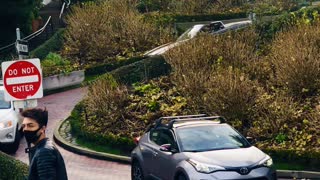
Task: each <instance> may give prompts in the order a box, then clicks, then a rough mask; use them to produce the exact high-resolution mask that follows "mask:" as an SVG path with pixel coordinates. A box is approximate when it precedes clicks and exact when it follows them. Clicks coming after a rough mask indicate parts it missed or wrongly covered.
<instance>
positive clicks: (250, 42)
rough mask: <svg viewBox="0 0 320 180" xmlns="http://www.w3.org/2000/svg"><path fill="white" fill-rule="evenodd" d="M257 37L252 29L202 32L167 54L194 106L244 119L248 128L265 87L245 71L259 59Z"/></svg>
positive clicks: (179, 85) (177, 80)
mask: <svg viewBox="0 0 320 180" xmlns="http://www.w3.org/2000/svg"><path fill="white" fill-rule="evenodd" d="M255 39H256V36H255V33H254V32H253V31H252V30H251V29H247V30H246V31H241V32H234V33H228V34H224V35H219V36H213V35H208V34H202V35H200V36H199V37H197V38H195V39H192V40H190V41H189V42H186V43H184V44H181V45H179V46H178V47H176V48H174V49H172V50H170V51H169V52H168V53H167V54H166V55H165V58H166V59H167V60H168V62H169V63H170V64H171V65H172V67H173V73H172V75H171V78H172V80H173V82H175V83H176V84H177V86H178V87H179V88H181V90H182V92H183V94H184V95H186V96H187V97H188V100H189V101H188V102H189V103H193V105H192V106H193V107H194V108H195V109H197V108H198V110H199V109H200V110H201V111H204V112H206V113H208V114H219V115H223V116H226V117H227V118H228V119H230V120H231V121H236V120H241V122H240V123H241V124H242V125H243V127H244V128H243V130H244V129H245V128H249V125H250V120H249V112H250V107H251V106H253V105H254V102H255V100H256V98H257V96H259V93H260V91H262V89H261V88H259V84H258V82H256V81H252V80H250V78H249V76H248V75H247V74H245V73H244V72H245V71H248V70H247V66H248V65H249V64H250V63H251V62H254V60H255V59H256V56H255Z"/></svg>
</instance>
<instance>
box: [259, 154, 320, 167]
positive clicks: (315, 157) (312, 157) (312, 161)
mask: <svg viewBox="0 0 320 180" xmlns="http://www.w3.org/2000/svg"><path fill="white" fill-rule="evenodd" d="M263 151H264V152H265V153H267V154H269V155H270V156H271V157H272V159H273V161H274V162H284V163H290V162H294V163H297V164H301V165H303V166H305V168H306V169H305V170H310V171H320V161H319V159H320V153H319V152H312V151H306V152H302V153H301V154H298V153H297V152H295V151H293V150H279V149H263Z"/></svg>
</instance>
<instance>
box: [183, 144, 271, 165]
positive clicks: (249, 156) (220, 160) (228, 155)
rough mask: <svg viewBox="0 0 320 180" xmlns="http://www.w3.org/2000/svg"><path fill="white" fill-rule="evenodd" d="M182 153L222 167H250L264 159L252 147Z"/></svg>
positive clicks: (261, 153)
mask: <svg viewBox="0 0 320 180" xmlns="http://www.w3.org/2000/svg"><path fill="white" fill-rule="evenodd" d="M184 153H185V156H187V157H188V158H189V159H192V160H196V161H198V162H201V163H205V164H211V165H218V166H222V167H242V166H250V165H253V164H256V163H258V162H260V161H261V160H263V159H264V158H265V157H266V154H265V153H263V152H262V151H261V150H259V149H258V148H256V147H254V146H251V147H249V148H239V149H225V150H214V151H206V152H184Z"/></svg>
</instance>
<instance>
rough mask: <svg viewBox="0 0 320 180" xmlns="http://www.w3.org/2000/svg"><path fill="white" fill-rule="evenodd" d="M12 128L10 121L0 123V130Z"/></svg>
mask: <svg viewBox="0 0 320 180" xmlns="http://www.w3.org/2000/svg"><path fill="white" fill-rule="evenodd" d="M11 126H12V121H5V122H0V129H4V128H8V127H11Z"/></svg>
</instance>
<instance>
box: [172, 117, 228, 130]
mask: <svg viewBox="0 0 320 180" xmlns="http://www.w3.org/2000/svg"><path fill="white" fill-rule="evenodd" d="M199 120H219V123H226V119H225V118H224V117H222V116H206V117H195V118H184V119H173V120H171V121H170V122H169V124H168V128H172V127H173V124H174V123H176V122H182V121H199Z"/></svg>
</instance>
